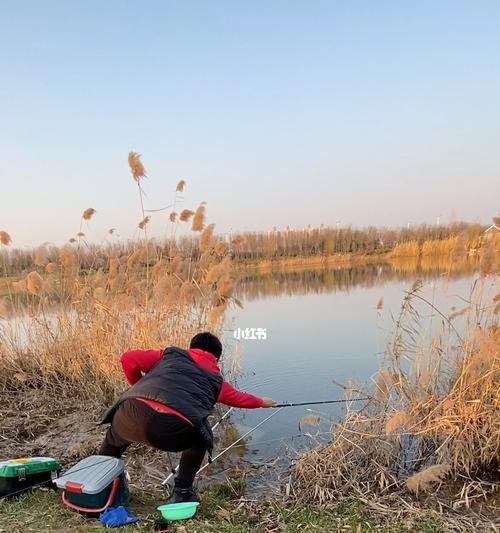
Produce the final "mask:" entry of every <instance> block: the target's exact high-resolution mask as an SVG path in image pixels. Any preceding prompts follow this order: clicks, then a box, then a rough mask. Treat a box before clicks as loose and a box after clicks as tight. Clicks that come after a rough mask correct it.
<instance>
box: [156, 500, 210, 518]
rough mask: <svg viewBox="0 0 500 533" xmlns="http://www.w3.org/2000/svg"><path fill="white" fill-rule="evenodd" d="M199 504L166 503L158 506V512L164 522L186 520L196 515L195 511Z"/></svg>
mask: <svg viewBox="0 0 500 533" xmlns="http://www.w3.org/2000/svg"><path fill="white" fill-rule="evenodd" d="M198 505H200V502H184V503H166V504H165V505H160V507H158V511H160V513H161V516H163V518H164V519H165V520H171V521H172V522H173V521H175V520H186V519H187V518H192V517H193V516H194V515H195V514H196V509H197V507H198Z"/></svg>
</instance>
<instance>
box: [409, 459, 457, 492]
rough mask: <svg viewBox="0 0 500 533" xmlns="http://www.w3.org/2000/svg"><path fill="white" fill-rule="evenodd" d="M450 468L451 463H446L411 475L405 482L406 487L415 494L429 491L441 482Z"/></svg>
mask: <svg viewBox="0 0 500 533" xmlns="http://www.w3.org/2000/svg"><path fill="white" fill-rule="evenodd" d="M450 470H451V467H450V465H446V464H444V465H433V466H430V467H429V468H426V469H424V470H422V471H420V472H417V473H416V474H413V475H412V476H410V477H409V478H408V479H407V480H406V482H405V484H406V488H407V489H408V490H409V491H410V492H413V493H414V494H418V493H419V492H420V491H427V490H429V489H430V488H431V487H432V486H433V485H435V484H436V483H440V482H441V481H442V480H443V478H444V477H445V476H446V475H447V474H448V473H449V471H450Z"/></svg>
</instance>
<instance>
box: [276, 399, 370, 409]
mask: <svg viewBox="0 0 500 533" xmlns="http://www.w3.org/2000/svg"><path fill="white" fill-rule="evenodd" d="M365 400H371V398H368V397H366V398H349V399H343V400H327V401H324V402H299V403H277V404H276V405H273V407H274V408H276V407H279V408H281V407H299V406H301V405H324V404H327V403H346V402H362V401H365Z"/></svg>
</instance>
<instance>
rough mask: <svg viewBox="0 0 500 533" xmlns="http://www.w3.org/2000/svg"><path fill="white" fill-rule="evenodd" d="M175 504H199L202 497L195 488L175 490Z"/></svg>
mask: <svg viewBox="0 0 500 533" xmlns="http://www.w3.org/2000/svg"><path fill="white" fill-rule="evenodd" d="M172 499H173V503H186V502H199V501H200V497H199V496H198V494H197V492H196V491H195V490H194V489H193V487H189V488H187V489H181V488H179V487H175V488H174V494H173V497H172Z"/></svg>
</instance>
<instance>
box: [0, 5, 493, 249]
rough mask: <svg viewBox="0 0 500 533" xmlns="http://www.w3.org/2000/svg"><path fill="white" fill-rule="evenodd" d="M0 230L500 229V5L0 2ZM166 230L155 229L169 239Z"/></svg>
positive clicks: (94, 233)
mask: <svg viewBox="0 0 500 533" xmlns="http://www.w3.org/2000/svg"><path fill="white" fill-rule="evenodd" d="M1 11H2V31H1V32H0V69H1V70H0V72H1V83H0V153H1V164H0V181H1V189H0V191H1V193H0V194H1V200H2V201H1V209H0V230H5V231H7V232H8V233H9V234H10V235H11V237H12V239H13V244H14V245H16V246H19V247H23V246H34V245H37V244H39V243H41V242H46V241H48V242H53V243H56V244H61V243H64V242H66V241H67V240H68V239H69V238H70V237H72V236H74V235H75V234H76V233H77V232H78V231H79V229H80V219H81V213H82V212H83V210H84V209H86V208H88V207H92V208H94V209H96V211H97V213H96V214H95V215H94V217H93V219H92V220H91V221H90V222H88V223H85V224H84V225H83V226H82V228H83V231H84V232H85V233H86V235H87V236H88V238H89V239H90V240H92V241H95V242H100V241H101V240H102V239H104V238H105V235H106V231H107V229H109V228H111V227H114V228H116V229H117V233H118V234H119V235H120V236H121V238H123V239H126V238H134V237H136V236H137V235H138V234H139V230H138V229H137V223H138V222H139V221H140V220H141V218H142V215H141V210H140V205H139V196H138V189H137V185H136V184H135V183H134V181H133V180H132V177H131V175H130V171H129V169H128V165H127V155H128V152H129V151H131V150H133V151H137V152H139V153H141V154H142V158H143V162H144V165H145V167H146V170H147V172H148V178H147V180H145V182H144V190H145V193H146V195H147V197H146V198H145V207H146V208H147V209H160V208H163V207H166V206H168V205H170V204H171V203H172V200H173V197H174V189H175V185H176V183H177V182H178V181H179V180H180V179H184V180H186V182H187V188H186V191H185V193H184V194H183V200H182V202H181V203H180V204H178V207H179V206H180V207H181V208H184V207H185V208H196V206H197V205H198V204H199V203H200V202H202V201H205V202H207V215H208V219H209V221H210V222H215V223H216V229H217V230H218V231H219V232H227V231H231V232H237V231H245V230H247V231H257V230H264V231H265V230H269V229H272V228H273V227H274V226H276V227H278V228H284V227H286V226H288V225H289V226H291V227H304V226H306V225H308V224H311V225H312V226H318V225H320V224H325V225H332V226H333V225H335V224H336V223H337V222H340V224H342V225H347V224H351V225H354V226H367V225H389V226H406V225H407V224H408V223H411V224H417V223H422V222H427V223H435V222H436V219H437V217H440V221H441V223H445V222H448V221H450V220H468V221H478V222H482V223H488V222H489V221H490V220H491V217H492V216H496V215H498V212H499V209H500V201H499V200H500V155H499V154H500V150H499V145H500V97H499V95H500V68H499V67H500V32H499V31H498V28H499V27H500V3H499V2H497V1H496V0H492V1H483V0H477V1H472V0H471V1H467V2H463V1H460V0H450V1H448V0H440V1H439V2H435V1H427V0H422V1H418V2H411V1H399V0H398V1H396V0H394V1H391V2H389V1H384V0H379V1H377V2H373V1H372V0H366V1H361V0H355V1H353V2H340V1H335V0H329V1H319V0H318V1H317V0H311V1H305V0H304V1H301V2H298V1H293V0H287V1H279V0H275V1H273V0H266V1H263V0H253V1H251V2H248V1H247V2H243V1H238V0H233V1H216V0H214V1H210V2H207V1H199V2H195V1H188V0H182V1H180V0H179V1H167V0H162V1H156V0H146V1H143V2H138V1H135V2H133V1H127V0H120V1H118V0H107V1H105V2H102V1H94V0H86V1H85V2H84V1H76V0H71V1H68V2H61V1H54V0H44V2H40V1H38V0H37V1H29V0H16V1H11V0H2V2H1ZM167 215H168V210H165V211H158V212H156V213H153V216H152V221H151V223H150V228H149V231H150V234H151V235H155V236H158V237H161V236H162V235H164V234H165V230H166V227H167V223H166V217H167Z"/></svg>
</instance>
